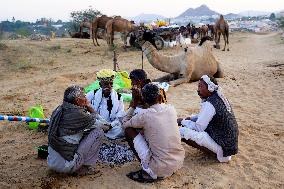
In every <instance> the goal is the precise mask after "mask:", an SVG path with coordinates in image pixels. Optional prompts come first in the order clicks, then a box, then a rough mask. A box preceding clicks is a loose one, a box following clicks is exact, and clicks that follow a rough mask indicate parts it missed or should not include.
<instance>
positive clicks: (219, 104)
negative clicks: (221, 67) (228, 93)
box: [177, 75, 239, 162]
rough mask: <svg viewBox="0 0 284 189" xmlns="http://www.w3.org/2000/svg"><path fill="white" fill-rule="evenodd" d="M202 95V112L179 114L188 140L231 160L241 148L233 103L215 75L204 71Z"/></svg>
mask: <svg viewBox="0 0 284 189" xmlns="http://www.w3.org/2000/svg"><path fill="white" fill-rule="evenodd" d="M197 92H198V95H199V96H200V98H201V99H202V103H201V110H200V113H199V114H198V115H192V116H191V117H188V118H186V119H182V118H179V119H178V120H177V121H178V124H179V125H182V126H183V127H181V128H180V134H181V137H182V139H183V141H184V142H186V143H187V144H189V145H191V146H193V147H196V148H198V149H200V150H202V151H204V152H209V153H210V152H211V153H212V152H213V153H215V154H217V159H218V160H219V161H220V162H228V161H230V160H231V155H235V154H237V152H238V134H239V132H238V124H237V121H236V118H235V116H234V113H233V110H232V107H231V105H230V103H229V102H228V100H227V99H226V98H225V97H224V95H223V94H222V92H221V89H220V87H219V86H218V84H217V81H216V79H215V78H213V77H208V76H207V75H203V76H202V77H201V79H200V80H199V83H198V91H197Z"/></svg>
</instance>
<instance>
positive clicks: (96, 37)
mask: <svg viewBox="0 0 284 189" xmlns="http://www.w3.org/2000/svg"><path fill="white" fill-rule="evenodd" d="M97 31H98V30H97V29H96V31H95V32H94V35H95V40H96V43H97V45H98V46H100V44H99V43H98V35H97Z"/></svg>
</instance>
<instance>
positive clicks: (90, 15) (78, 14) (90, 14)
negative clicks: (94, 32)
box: [68, 6, 102, 32]
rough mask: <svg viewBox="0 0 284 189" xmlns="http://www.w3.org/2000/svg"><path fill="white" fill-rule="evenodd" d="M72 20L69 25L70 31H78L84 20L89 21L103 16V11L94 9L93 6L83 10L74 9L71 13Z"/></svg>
mask: <svg viewBox="0 0 284 189" xmlns="http://www.w3.org/2000/svg"><path fill="white" fill-rule="evenodd" d="M70 14H71V18H72V21H71V22H70V25H69V26H68V28H69V31H72V32H74V31H78V30H79V25H80V22H82V21H89V22H91V21H92V20H93V19H94V18H96V17H98V16H101V15H102V13H101V12H100V11H98V10H95V9H93V8H92V7H91V6H90V7H89V9H86V10H81V11H73V12H71V13H70Z"/></svg>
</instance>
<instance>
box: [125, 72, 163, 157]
mask: <svg viewBox="0 0 284 189" xmlns="http://www.w3.org/2000/svg"><path fill="white" fill-rule="evenodd" d="M129 78H130V79H131V85H132V88H131V91H132V100H131V102H130V105H129V109H128V111H127V114H126V116H125V117H124V120H129V119H130V118H132V117H133V116H134V115H136V114H139V113H143V112H144V111H145V110H146V109H147V108H149V105H148V104H147V103H145V102H144V100H143V98H142V88H143V87H144V86H145V85H146V84H148V83H151V80H150V79H148V78H147V73H146V72H145V71H144V70H142V69H135V70H132V71H131V72H130V74H129ZM160 92H161V97H162V100H161V103H166V102H167V99H166V93H165V91H164V90H163V89H160ZM146 111H147V110H146ZM125 137H126V140H127V141H128V143H129V145H130V148H131V149H132V150H133V151H134V152H135V149H134V146H133V143H132V140H133V139H132V138H128V136H125ZM135 155H136V157H137V158H139V157H138V154H137V153H135Z"/></svg>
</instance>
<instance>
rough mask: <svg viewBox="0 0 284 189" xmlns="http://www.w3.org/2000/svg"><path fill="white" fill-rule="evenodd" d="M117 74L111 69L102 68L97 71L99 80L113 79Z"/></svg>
mask: <svg viewBox="0 0 284 189" xmlns="http://www.w3.org/2000/svg"><path fill="white" fill-rule="evenodd" d="M114 76H115V71H112V70H110V69H102V70H100V71H99V72H97V79H98V80H113V78H114Z"/></svg>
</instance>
